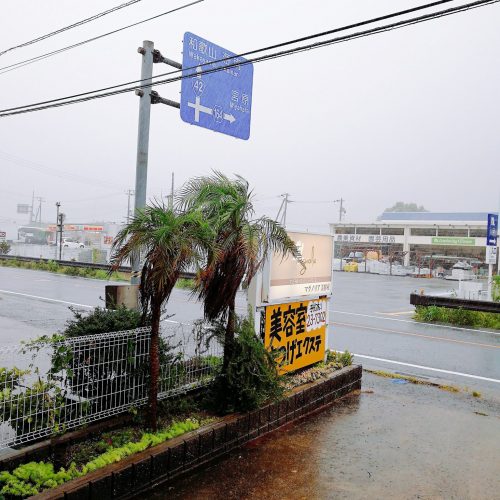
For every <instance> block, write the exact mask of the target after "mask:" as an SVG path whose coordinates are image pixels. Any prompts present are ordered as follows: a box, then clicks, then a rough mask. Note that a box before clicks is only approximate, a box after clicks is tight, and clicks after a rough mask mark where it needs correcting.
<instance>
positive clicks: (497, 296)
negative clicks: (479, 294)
mask: <svg viewBox="0 0 500 500" xmlns="http://www.w3.org/2000/svg"><path fill="white" fill-rule="evenodd" d="M491 298H492V299H493V300H494V301H495V302H500V276H499V275H498V274H497V275H496V276H493V286H492V288H491Z"/></svg>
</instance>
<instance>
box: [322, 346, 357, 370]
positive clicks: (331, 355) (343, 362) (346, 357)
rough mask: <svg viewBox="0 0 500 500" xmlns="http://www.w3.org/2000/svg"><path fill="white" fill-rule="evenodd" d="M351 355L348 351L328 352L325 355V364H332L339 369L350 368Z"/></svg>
mask: <svg viewBox="0 0 500 500" xmlns="http://www.w3.org/2000/svg"><path fill="white" fill-rule="evenodd" d="M353 357H354V356H353V355H352V354H351V353H350V352H349V351H347V350H346V351H344V352H337V351H328V352H327V354H326V362H327V363H334V364H336V365H338V366H339V368H343V367H344V366H351V365H352V361H353Z"/></svg>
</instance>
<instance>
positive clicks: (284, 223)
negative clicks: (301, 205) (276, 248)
mask: <svg viewBox="0 0 500 500" xmlns="http://www.w3.org/2000/svg"><path fill="white" fill-rule="evenodd" d="M281 196H283V217H282V218H281V224H282V226H283V227H284V228H286V209H287V208H288V203H290V202H289V200H288V197H289V196H290V193H284V194H282V195H281Z"/></svg>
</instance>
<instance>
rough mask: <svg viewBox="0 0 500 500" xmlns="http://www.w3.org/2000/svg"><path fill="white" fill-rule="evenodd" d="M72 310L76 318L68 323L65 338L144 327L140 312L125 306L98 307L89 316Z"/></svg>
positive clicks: (64, 333) (64, 332)
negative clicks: (112, 307)
mask: <svg viewBox="0 0 500 500" xmlns="http://www.w3.org/2000/svg"><path fill="white" fill-rule="evenodd" d="M70 269H71V268H70ZM70 309H71V311H72V312H73V316H74V317H73V318H72V319H70V320H69V321H68V322H67V323H66V328H65V329H64V331H63V333H62V334H63V335H64V336H65V337H81V336H84V335H95V334H97V333H105V332H119V331H123V330H134V329H135V328H138V327H139V326H142V314H141V313H140V312H139V311H135V310H132V309H127V308H126V307H125V306H120V307H118V308H117V309H104V308H102V307H96V308H95V309H93V310H92V311H91V312H90V313H87V314H84V313H81V312H80V311H78V310H76V309H74V308H70Z"/></svg>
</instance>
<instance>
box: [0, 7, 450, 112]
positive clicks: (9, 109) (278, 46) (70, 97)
mask: <svg viewBox="0 0 500 500" xmlns="http://www.w3.org/2000/svg"><path fill="white" fill-rule="evenodd" d="M452 1H454V0H439V1H436V2H432V3H429V4H425V5H420V6H418V7H413V8H411V9H406V10H402V11H398V12H394V13H391V14H386V15H383V16H379V17H375V18H372V19H368V20H365V21H360V22H357V23H354V24H349V25H347V26H342V27H340V28H334V29H331V30H328V31H323V32H320V33H315V34H312V35H308V36H304V37H301V38H295V39H293V40H289V41H286V42H280V43H277V44H274V45H268V46H267V47H262V48H260V49H255V50H251V51H248V52H243V53H241V54H239V55H237V56H232V57H227V58H223V59H219V60H216V61H213V62H212V63H205V64H200V65H199V66H198V67H201V68H203V67H204V66H208V65H211V64H214V63H217V62H227V61H230V60H232V59H234V58H235V57H246V56H249V55H254V54H258V53H260V52H264V51H268V50H273V49H276V48H281V47H284V46H287V45H293V44H296V43H300V42H303V41H307V40H312V39H315V38H318V37H323V36H326V35H331V34H334V33H338V32H341V31H346V30H349V29H352V28H356V27H360V26H365V25H367V24H373V23H375V22H379V21H382V20H387V19H391V18H394V17H399V16H401V15H405V14H408V13H411V12H416V11H419V10H423V9H428V8H431V7H435V6H437V5H440V4H443V3H449V2H452ZM0 69H2V68H0ZM194 69H196V68H195V67H194V66H193V67H191V68H183V71H184V72H186V71H189V70H194ZM180 72H181V71H180V70H173V71H168V72H166V73H161V74H159V75H156V76H153V78H154V79H157V78H161V77H164V76H170V75H174V74H178V73H180ZM0 74H1V73H0ZM142 81H143V80H132V81H129V82H126V83H121V84H118V85H112V86H109V87H104V88H101V89H97V90H92V91H87V92H82V93H79V94H74V95H70V96H66V97H61V98H58V99H51V100H48V101H41V102H38V103H34V104H30V105H29V106H30V107H31V106H41V105H43V104H50V103H53V102H57V101H63V100H66V99H73V98H77V97H83V96H86V95H90V94H95V93H97V92H103V91H108V90H112V89H116V88H119V87H124V86H126V85H133V84H136V83H141V82H142ZM25 107H27V106H17V107H14V108H8V109H3V110H0V113H3V112H7V111H14V110H17V109H22V108H25Z"/></svg>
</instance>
